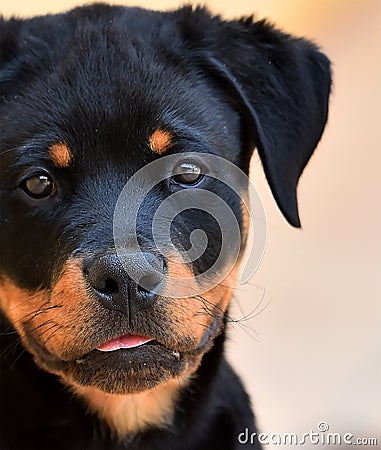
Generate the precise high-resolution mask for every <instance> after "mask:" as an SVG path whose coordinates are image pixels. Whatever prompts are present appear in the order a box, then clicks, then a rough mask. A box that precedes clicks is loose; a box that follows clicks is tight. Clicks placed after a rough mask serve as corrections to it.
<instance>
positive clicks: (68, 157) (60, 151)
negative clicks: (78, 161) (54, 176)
mask: <svg viewBox="0 0 381 450" xmlns="http://www.w3.org/2000/svg"><path fill="white" fill-rule="evenodd" d="M49 156H50V158H51V160H52V161H53V164H54V165H55V166H56V167H60V168H62V169H66V168H67V167H69V166H70V164H71V162H72V159H73V155H72V153H71V151H70V148H69V147H68V146H67V145H66V144H65V143H64V142H57V143H56V144H53V145H51V146H50V147H49Z"/></svg>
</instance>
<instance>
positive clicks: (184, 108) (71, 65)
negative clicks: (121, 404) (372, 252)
mask: <svg viewBox="0 0 381 450" xmlns="http://www.w3.org/2000/svg"><path fill="white" fill-rule="evenodd" d="M329 91H330V67H329V62H328V60H327V58H326V57H325V56H324V55H323V54H322V53H320V52H319V50H318V49H317V47H316V46H315V45H313V44H311V43H310V42H308V41H306V40H303V39H295V38H293V37H291V36H289V35H287V34H284V33H282V32H280V31H278V30H277V29H275V28H274V27H273V26H271V25H270V24H269V23H267V22H265V21H255V20H254V19H252V18H245V19H242V20H238V21H229V22H227V21H223V20H222V19H221V18H220V17H212V16H211V15H210V14H209V12H208V11H207V10H205V9H203V8H197V9H192V8H191V7H185V8H182V9H180V10H177V11H173V12H167V13H158V12H152V11H146V10H142V9H138V8H123V7H111V6H107V5H103V4H96V5H91V6H88V7H83V8H77V9H74V10H72V11H70V12H68V13H66V14H59V15H51V16H44V17H36V18H33V19H28V20H18V19H10V20H6V19H1V18H0V174H1V178H0V194H1V220H0V236H1V237H0V255H1V257H0V276H1V277H4V279H5V278H7V279H10V280H12V282H13V283H14V284H15V285H17V286H18V287H20V288H22V289H25V290H28V291H30V292H36V291H38V290H39V289H48V290H49V289H51V288H52V286H54V283H55V282H56V281H57V278H58V277H59V275H60V273H61V271H62V268H63V265H64V263H65V261H66V260H67V259H68V258H69V257H70V256H72V255H74V254H75V255H82V256H83V257H89V255H92V256H93V255H95V254H100V253H101V252H106V251H108V249H110V248H112V246H113V236H112V218H113V210H114V206H115V202H116V199H117V197H118V195H119V193H120V191H121V189H122V188H123V185H124V184H125V182H126V180H127V179H128V178H129V177H131V175H132V174H133V173H135V172H136V171H137V170H138V169H139V168H141V167H142V166H144V165H145V164H147V163H148V162H150V161H152V160H154V159H155V158H157V155H154V154H153V153H152V151H150V149H149V148H148V146H147V136H149V135H150V134H151V133H152V132H153V131H154V130H155V129H157V128H160V127H163V128H165V129H168V130H170V131H171V132H173V133H174V134H175V136H176V141H175V142H174V146H173V148H171V150H170V152H169V153H171V152H172V153H180V152H189V151H194V152H209V153H212V154H216V155H219V156H222V157H224V158H226V159H228V160H230V161H231V162H233V163H234V164H236V165H237V166H239V167H240V168H241V169H242V170H243V171H244V172H245V173H248V171H249V162H250V157H251V154H252V151H253V149H254V148H255V147H256V148H257V149H258V152H259V155H260V158H261V161H262V163H263V167H264V171H265V173H266V176H267V179H268V182H269V185H270V187H271V189H272V192H273V195H274V198H275V200H276V201H277V203H278V205H279V207H280V209H281V211H282V212H283V214H284V216H285V217H286V219H287V220H288V221H289V223H290V224H292V225H294V226H300V222H299V215H298V208H297V198H296V187H297V183H298V179H299V177H300V175H301V173H302V171H303V169H304V167H305V165H306V164H307V162H308V160H309V158H310V156H311V154H312V152H313V150H314V148H315V147H316V145H317V143H318V141H319V139H320V137H321V134H322V132H323V129H324V126H325V123H326V119H327V110H328V97H329ZM61 141H63V142H65V143H67V144H68V146H69V147H70V149H72V150H73V153H74V160H75V166H74V167H70V168H68V169H57V168H55V167H53V166H52V164H51V162H49V161H48V158H47V148H48V147H49V145H51V144H52V143H55V142H61ZM41 168H42V169H44V170H46V171H48V172H50V173H52V175H53V176H54V178H55V179H56V180H58V182H57V185H58V194H57V196H56V197H55V198H54V199H53V198H52V199H49V200H47V201H37V202H36V201H35V200H33V199H30V198H27V197H26V195H25V193H24V192H23V191H22V189H20V183H21V180H22V178H23V177H25V174H27V173H31V171H32V170H37V169H41ZM207 178H208V177H206V180H205V182H204V184H205V188H206V189H209V190H211V191H213V192H215V193H216V194H217V195H218V196H219V197H221V198H224V199H226V201H227V202H228V203H229V205H230V206H231V208H232V210H233V211H234V213H235V215H236V217H237V219H238V221H239V223H240V225H242V217H241V210H240V202H239V199H238V198H237V197H236V195H235V194H234V193H233V192H230V191H229V189H228V188H227V187H226V186H225V185H224V184H223V183H218V182H213V183H212V181H211V180H208V179H207ZM167 196H168V190H167V191H166V190H165V189H155V190H152V192H151V193H150V195H149V196H148V198H147V201H146V202H145V203H144V204H143V205H142V214H141V216H140V220H141V222H140V223H139V233H140V234H139V239H140V241H141V242H142V243H143V246H145V247H146V248H151V246H152V236H151V234H150V221H151V220H152V212H151V210H152V208H153V205H155V204H158V203H160V202H162V201H163V200H164V199H165V198H166V197H167ZM193 229H203V230H205V232H206V233H207V234H208V237H209V246H208V249H207V251H206V252H205V254H204V255H203V257H201V258H200V259H199V260H198V261H197V262H196V264H195V265H194V267H193V270H194V272H195V273H199V272H203V271H204V270H205V269H206V268H208V267H209V266H211V264H213V262H214V260H215V259H216V257H217V256H218V252H219V249H220V245H221V243H220V241H219V238H218V236H219V232H218V225H217V223H216V222H215V221H213V219H212V218H211V217H209V216H208V215H207V214H203V213H197V214H194V213H193V212H192V211H191V210H190V211H185V212H184V213H182V214H181V215H180V216H179V217H178V218H177V219H176V221H175V222H174V224H173V227H172V230H171V232H172V233H173V236H174V239H175V240H176V238H178V239H179V243H178V244H179V245H180V246H181V247H182V248H187V246H189V241H187V237H186V236H189V233H190V232H191V231H192V230H193ZM179 231H185V233H183V232H182V233H180V232H179ZM179 236H183V237H181V238H179ZM0 280H1V278H0ZM5 313H7V312H6V311H5ZM113 314H114V313H113ZM147 314H148V313H147ZM113 317H114V316H113ZM113 317H112V318H111V319H112V320H110V323H111V322H113V323H114V319H113ZM115 317H116V313H115ZM139 321H140V322H139ZM141 323H143V316H142V317H140V318H138V319H137V320H136V323H135V324H134V325H133V326H134V327H135V328H134V329H135V330H139V327H140V326H141ZM110 326H111V325H110ZM223 328H224V327H222V328H221V334H220V335H219V336H217V337H215V338H214V342H213V345H212V344H210V346H211V347H212V348H211V350H210V351H209V352H207V353H206V354H205V355H204V356H203V360H202V364H201V366H200V367H199V369H198V371H197V376H196V377H195V379H194V380H193V381H192V383H191V384H190V385H189V386H188V388H187V389H186V390H185V391H184V392H183V393H182V397H181V400H180V401H179V403H178V404H177V407H176V414H175V418H174V422H173V425H172V426H171V427H170V428H169V429H166V430H155V429H152V430H148V431H146V432H144V433H140V434H138V435H137V436H134V437H133V438H131V439H130V440H128V439H126V440H125V441H123V442H121V443H117V442H116V441H114V440H112V439H111V437H110V435H109V433H108V431H107V430H105V429H103V428H102V426H101V425H100V424H99V423H98V422H97V420H96V419H95V418H94V417H93V416H92V415H91V414H86V410H85V407H84V406H83V404H82V403H81V402H79V401H78V400H77V399H76V398H74V397H73V396H72V394H70V393H68V392H67V391H66V390H64V389H63V387H62V385H61V384H60V383H59V382H58V381H56V380H55V378H54V377H53V376H52V375H49V374H47V373H45V372H43V371H41V370H40V369H37V368H36V367H35V366H34V363H33V361H32V357H31V356H30V355H29V354H28V353H25V352H22V350H21V349H20V347H19V345H21V344H18V336H17V334H15V332H13V331H12V326H11V325H10V324H8V323H7V321H6V319H5V318H4V319H2V329H1V332H2V335H1V352H2V359H1V371H2V372H1V389H2V392H1V402H2V405H1V412H2V417H1V427H2V429H1V437H0V439H1V448H3V449H37V448H38V449H53V448H54V449H85V448H86V449H117V448H118V449H119V448H120V449H122V448H128V449H130V448H131V449H135V448H136V449H192V450H196V449H200V450H201V449H209V450H211V449H223V448H224V449H231V448H235V447H237V446H238V441H237V436H238V434H239V432H240V431H243V430H244V429H245V427H248V428H249V429H250V431H252V432H254V431H255V425H254V419H253V416H252V413H251V409H250V404H249V399H248V397H247V395H246V393H245V391H244V389H243V387H242V385H241V383H240V381H239V379H238V378H237V376H236V375H235V374H234V372H233V371H232V369H231V368H230V366H229V365H228V363H227V362H226V361H225V359H224V356H223V342H224V335H225V331H224V329H223ZM156 332H157V333H158V332H159V331H158V330H156ZM250 448H259V446H256V447H254V446H251V447H250Z"/></svg>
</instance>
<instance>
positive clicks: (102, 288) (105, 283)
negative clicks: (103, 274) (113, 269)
mask: <svg viewBox="0 0 381 450" xmlns="http://www.w3.org/2000/svg"><path fill="white" fill-rule="evenodd" d="M93 287H94V289H96V290H97V291H98V292H100V293H101V294H105V295H114V294H117V293H118V291H119V286H118V283H117V282H116V281H115V280H113V279H112V278H106V279H105V280H102V281H99V282H98V283H97V285H96V286H93Z"/></svg>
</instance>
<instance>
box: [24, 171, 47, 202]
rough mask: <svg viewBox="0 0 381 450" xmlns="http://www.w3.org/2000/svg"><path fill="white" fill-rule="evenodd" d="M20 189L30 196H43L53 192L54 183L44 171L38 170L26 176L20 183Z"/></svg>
mask: <svg viewBox="0 0 381 450" xmlns="http://www.w3.org/2000/svg"><path fill="white" fill-rule="evenodd" d="M20 187H21V189H23V191H24V192H25V193H26V194H27V195H29V197H32V198H37V199H38V198H45V197H49V196H51V195H53V194H54V192H55V184H54V181H53V179H52V178H51V177H50V175H48V174H47V173H45V172H40V173H38V174H35V175H33V176H31V177H29V178H26V179H25V180H24V181H23V182H22V183H21V184H20Z"/></svg>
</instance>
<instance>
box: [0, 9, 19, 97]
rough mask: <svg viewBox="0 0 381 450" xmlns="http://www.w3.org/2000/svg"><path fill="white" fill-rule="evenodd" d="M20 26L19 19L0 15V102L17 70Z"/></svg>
mask: <svg viewBox="0 0 381 450" xmlns="http://www.w3.org/2000/svg"><path fill="white" fill-rule="evenodd" d="M20 28H21V21H20V20H16V19H10V20H5V19H4V18H3V17H0V102H1V101H2V100H3V99H4V98H5V96H6V94H7V93H8V92H9V90H10V88H11V84H12V83H13V81H14V78H15V72H17V64H18V62H17V59H16V56H17V53H18V37H19V33H20Z"/></svg>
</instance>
